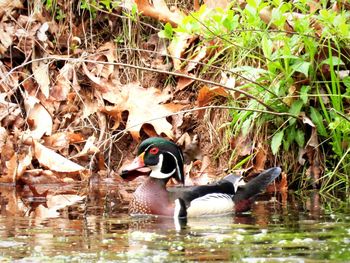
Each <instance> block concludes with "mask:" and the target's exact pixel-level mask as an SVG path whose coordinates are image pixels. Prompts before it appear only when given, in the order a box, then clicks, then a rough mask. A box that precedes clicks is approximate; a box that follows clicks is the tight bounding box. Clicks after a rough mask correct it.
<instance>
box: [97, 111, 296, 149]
mask: <svg viewBox="0 0 350 263" xmlns="http://www.w3.org/2000/svg"><path fill="white" fill-rule="evenodd" d="M208 109H221V110H241V111H252V112H259V113H266V114H272V115H276V116H289V117H292V118H296V119H299V116H297V115H294V114H291V113H288V112H274V111H267V110H258V109H249V108H239V107H234V106H215V105H211V106H204V107H196V108H192V109H187V110H181V111H177V112H174V113H171V114H167V115H164V116H160V117H156V118H153V119H149V120H147V121H144V122H141V123H138V124H135V125H132V126H130V127H128V128H125V129H123V130H122V131H120V132H117V133H116V134H114V135H112V136H111V139H116V138H117V137H118V136H120V135H122V134H125V133H126V132H128V131H129V130H131V129H133V128H135V127H137V126H140V125H142V124H144V123H149V122H152V121H156V120H159V119H163V118H167V117H171V116H174V115H178V114H184V113H188V112H194V111H199V110H208ZM103 144H104V143H102V144H101V145H100V146H102V145H103Z"/></svg>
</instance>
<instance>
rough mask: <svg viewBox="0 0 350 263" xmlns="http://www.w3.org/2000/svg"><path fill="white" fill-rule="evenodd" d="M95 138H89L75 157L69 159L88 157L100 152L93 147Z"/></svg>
mask: <svg viewBox="0 0 350 263" xmlns="http://www.w3.org/2000/svg"><path fill="white" fill-rule="evenodd" d="M95 141H96V137H95V136H93V135H92V136H90V137H89V138H88V139H87V140H86V143H85V145H84V148H83V149H82V150H81V151H80V152H79V153H78V154H76V155H74V156H72V157H71V158H77V157H81V156H90V155H91V154H96V153H98V152H99V151H100V150H99V149H98V148H97V147H96V146H95V144H94V143H95Z"/></svg>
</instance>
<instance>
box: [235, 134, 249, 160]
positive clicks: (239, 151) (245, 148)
mask: <svg viewBox="0 0 350 263" xmlns="http://www.w3.org/2000/svg"><path fill="white" fill-rule="evenodd" d="M230 146H231V148H232V149H234V150H236V155H238V156H247V155H249V154H251V153H252V151H253V142H252V140H251V138H250V136H249V135H247V136H243V135H242V134H239V135H238V136H236V137H234V138H231V140H230Z"/></svg>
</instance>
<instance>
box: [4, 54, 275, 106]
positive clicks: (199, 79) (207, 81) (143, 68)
mask: <svg viewBox="0 0 350 263" xmlns="http://www.w3.org/2000/svg"><path fill="white" fill-rule="evenodd" d="M42 60H63V61H69V62H73V63H81V62H87V63H96V64H102V65H115V66H122V67H130V68H134V69H140V70H146V71H151V72H157V73H162V74H169V75H173V76H177V77H184V78H189V79H192V80H195V81H199V82H202V83H206V84H210V85H214V86H219V87H223V88H225V89H227V90H232V91H236V92H238V93H241V94H243V95H245V96H246V97H248V98H250V99H253V100H255V101H257V102H258V103H259V104H261V105H263V106H264V107H266V108H267V109H269V110H270V111H273V112H276V111H275V110H274V109H273V108H272V107H270V106H269V105H267V104H266V103H265V102H263V101H262V100H260V99H258V98H257V97H255V96H253V95H251V94H249V93H248V92H246V91H243V90H240V89H236V88H230V87H227V86H226V85H224V84H221V83H217V82H215V81H211V80H206V79H201V78H197V77H194V76H189V75H186V74H182V73H178V72H171V71H167V70H161V69H154V68H147V67H142V66H136V65H131V64H127V63H122V62H107V61H96V60H90V59H81V58H62V57H58V56H51V57H45V58H39V59H34V60H31V61H28V62H26V63H24V64H21V65H19V66H17V67H14V68H13V69H11V70H10V71H9V72H8V73H7V74H6V75H5V78H4V79H6V78H7V77H8V76H9V75H10V74H11V73H12V72H13V71H15V70H17V69H19V68H21V67H23V66H25V65H28V64H30V63H32V62H34V61H42ZM4 79H2V80H0V83H2V82H3V81H4ZM276 113H277V112H276Z"/></svg>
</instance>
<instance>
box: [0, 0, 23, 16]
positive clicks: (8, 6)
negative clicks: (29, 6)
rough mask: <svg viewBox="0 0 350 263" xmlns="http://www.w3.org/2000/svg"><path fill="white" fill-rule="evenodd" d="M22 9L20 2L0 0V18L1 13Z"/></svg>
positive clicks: (16, 0) (19, 0)
mask: <svg viewBox="0 0 350 263" xmlns="http://www.w3.org/2000/svg"><path fill="white" fill-rule="evenodd" d="M15 8H23V3H22V1H21V0H0V10H1V11H0V17H1V15H2V12H8V13H9V12H11V10H12V9H15Z"/></svg>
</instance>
